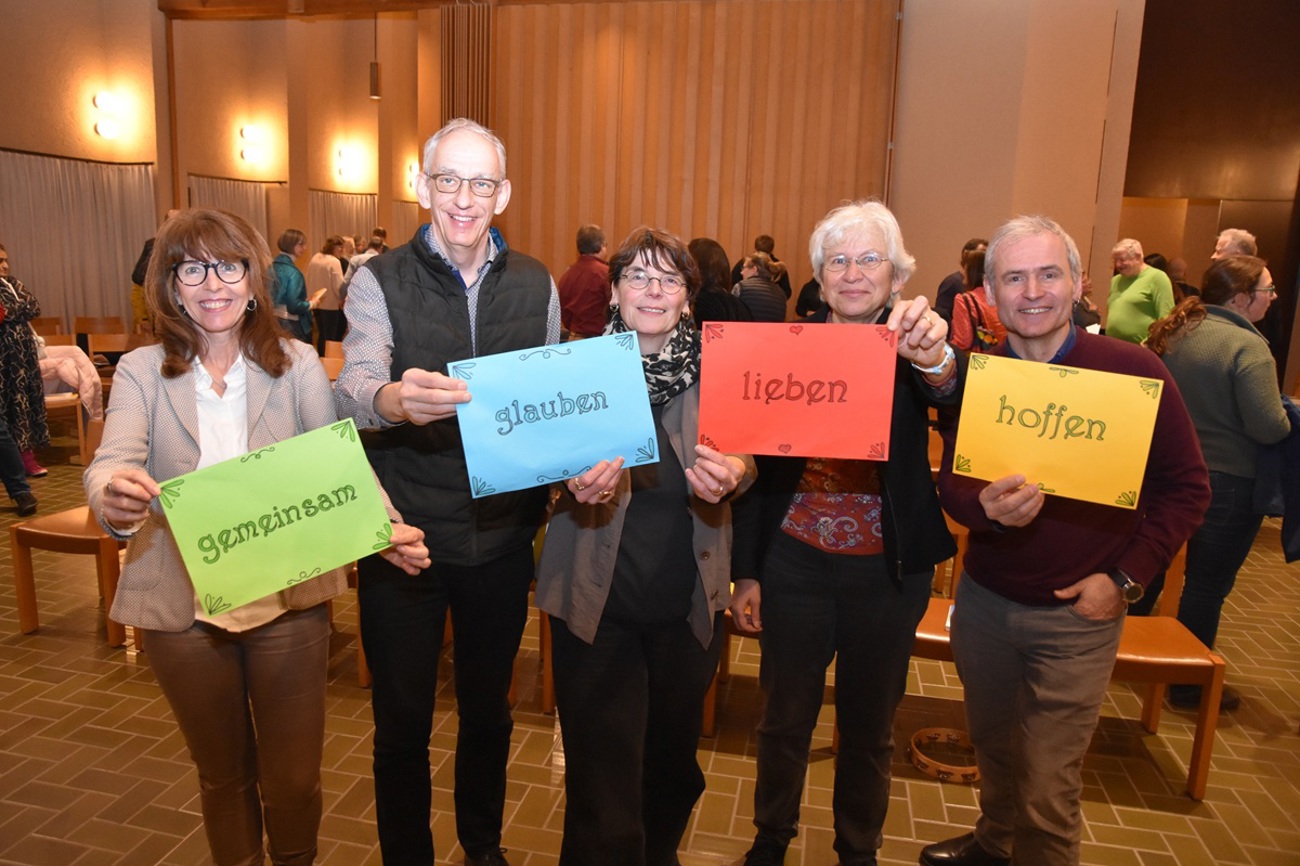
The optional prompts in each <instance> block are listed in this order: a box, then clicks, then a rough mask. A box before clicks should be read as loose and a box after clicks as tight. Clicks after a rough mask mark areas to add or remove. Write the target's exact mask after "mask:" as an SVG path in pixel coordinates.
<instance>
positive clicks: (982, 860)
mask: <svg viewBox="0 0 1300 866" xmlns="http://www.w3.org/2000/svg"><path fill="white" fill-rule="evenodd" d="M920 863H921V866H1010V864H1011V858H1010V857H999V856H997V855H996V854H990V853H989V852H988V851H985V850H984V846H982V845H980V843H978V842H976V841H975V834H974V833H967V834H966V835H965V836H958V837H957V838H956V839H945V840H944V841H942V842H935V843H934V844H933V845H926V846H925V847H924V848H922V849H921V860H920Z"/></svg>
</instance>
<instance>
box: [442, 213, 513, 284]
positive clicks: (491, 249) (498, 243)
mask: <svg viewBox="0 0 1300 866" xmlns="http://www.w3.org/2000/svg"><path fill="white" fill-rule="evenodd" d="M424 241H425V243H427V244H428V245H429V249H431V250H433V252H434V254H435V255H437V256H438V258H440V259H442V260H443V261H444V262H446V263H447V267H449V268H451V272H452V273H453V274H455V275H456V279H458V280H460V284H461V285H462V286H464V287H465V291H469V290H470V289H472V288H474V286H476V285H478V283H479V281H480V280H482V279H483V275H484V274H486V273H487V272H488V269H489V268H491V267H492V262H493V261H495V260H496V257H497V255H498V254H499V253H500V252H501V251H502V250H503V249H505V245H506V244H505V240H504V239H503V238H502V237H501V232H499V231H497V228H496V226H492V227H491V228H489V229H488V245H487V258H485V259H484V260H483V264H482V266H481V267H480V268H479V269H478V273H476V274H475V275H474V279H473V280H472V281H470V282H466V281H465V275H464V274H462V273H461V272H460V269H459V268H457V267H456V266H455V265H453V264H452V263H451V259H449V258H447V254H446V253H445V252H443V250H442V246H441V245H439V243H438V238H437V236H435V235H434V233H433V223H428V224H426V225H425V227H424Z"/></svg>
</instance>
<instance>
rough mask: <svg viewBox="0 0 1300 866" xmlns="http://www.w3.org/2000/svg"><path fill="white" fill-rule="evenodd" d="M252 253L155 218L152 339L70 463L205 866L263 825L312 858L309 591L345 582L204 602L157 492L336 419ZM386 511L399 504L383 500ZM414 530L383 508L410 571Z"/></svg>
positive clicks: (311, 361) (254, 239) (257, 238)
mask: <svg viewBox="0 0 1300 866" xmlns="http://www.w3.org/2000/svg"><path fill="white" fill-rule="evenodd" d="M270 266H271V253H270V250H269V249H267V246H266V242H265V241H264V240H262V237H261V235H259V234H258V233H257V232H256V231H255V230H254V229H253V227H252V226H250V225H249V224H248V223H247V222H245V221H244V220H243V219H242V218H240V217H238V216H235V215H234V214H230V213H226V212H225V211H219V210H208V209H197V208H196V209H194V210H188V211H183V212H181V213H180V214H178V215H177V216H175V217H173V218H172V219H170V220H168V221H167V222H166V223H165V224H164V225H163V227H162V229H161V230H160V232H159V233H158V239H157V241H156V242H155V244H154V248H153V254H152V256H151V258H150V260H149V269H148V274H147V276H146V278H145V290H146V293H147V295H148V299H149V305H150V308H151V312H152V314H153V322H154V332H155V333H156V334H157V335H158V338H159V340H160V341H161V342H160V343H159V344H158V345H153V346H147V347H145V348H142V349H137V350H136V351H134V352H129V353H127V354H126V355H124V356H123V357H122V359H121V361H119V362H118V365H117V372H116V373H115V375H114V376H113V389H112V391H111V393H110V396H109V403H108V413H107V416H106V420H105V429H104V441H103V444H102V445H101V446H100V448H99V450H98V451H97V452H96V453H95V459H94V461H93V462H92V463H91V465H90V467H89V468H88V469H87V470H86V475H85V485H86V494H87V496H88V498H89V501H90V508H91V511H92V512H93V513H95V514H97V515H98V516H99V522H100V524H101V525H102V526H103V527H104V529H105V531H107V532H108V533H110V534H111V535H112V536H113V537H114V538H118V539H129V543H128V545H127V548H126V564H125V565H124V566H123V568H122V577H121V580H120V582H119V584H118V589H117V597H116V599H115V600H114V602H113V609H112V611H110V614H109V615H110V616H112V618H113V619H114V620H116V621H117V622H120V623H124V624H126V625H133V626H135V627H136V628H138V629H140V630H141V632H142V634H143V638H144V648H145V649H146V650H147V651H148V659H149V664H150V667H152V668H153V672H154V676H155V677H156V678H157V680H158V684H159V686H161V688H162V691H163V695H164V696H165V697H166V698H167V702H168V703H169V704H170V705H171V709H172V713H173V714H174V715H175V717H176V721H177V723H178V724H179V725H180V729H181V733H182V734H183V735H184V736H185V743H186V745H187V746H188V747H189V750H190V756H191V757H192V758H193V760H194V763H195V765H196V766H197V767H198V772H199V787H200V799H201V802H202V808H203V824H204V829H205V830H206V832H207V837H208V846H209V848H210V849H211V852H212V858H213V860H214V861H215V862H216V864H217V866H261V864H262V863H263V862H264V853H263V843H262V831H263V825H264V824H265V829H266V836H267V840H268V844H267V846H266V847H267V848H268V849H269V851H268V853H269V854H270V858H271V862H272V863H273V864H276V866H306V864H310V863H311V862H312V861H313V860H314V859H315V856H316V833H317V830H318V828H319V826H320V818H321V786H320V765H321V754H322V749H323V746H324V735H325V682H326V668H327V664H328V661H329V637H330V624H329V613H328V610H327V608H326V605H325V602H326V601H328V600H329V599H330V598H332V597H333V596H335V595H338V594H339V593H341V592H343V590H344V589H345V588H346V586H347V582H346V578H345V576H344V572H343V569H335V570H334V571H331V572H328V573H326V574H323V575H321V576H320V577H317V578H314V579H312V580H309V581H306V582H303V583H299V584H296V585H294V586H292V587H290V588H288V589H285V590H283V591H281V592H277V593H274V594H272V595H269V596H267V597H265V598H262V599H258V600H257V601H254V602H251V603H250V604H247V605H244V606H242V607H239V608H235V609H233V610H229V611H225V612H223V613H219V614H214V615H209V614H207V613H206V612H205V611H204V610H203V608H202V606H201V605H200V604H199V602H198V599H197V596H196V594H195V591H194V586H193V584H192V583H191V581H190V577H189V573H188V572H187V571H186V570H185V565H184V563H183V561H182V559H181V554H180V550H179V548H178V547H177V545H176V539H175V537H174V536H173V535H172V533H171V530H170V528H169V526H168V523H167V518H166V517H165V516H164V514H163V511H162V506H161V504H160V503H159V502H158V501H157V496H158V494H159V493H160V492H161V487H160V484H159V482H165V481H167V480H168V479H171V478H175V477H176V476H179V475H184V474H185V473H188V472H192V471H194V470H196V469H202V468H204V467H207V466H211V465H213V464H214V463H218V462H221V461H223V460H228V459H231V458H235V457H238V456H240V455H243V454H246V453H249V452H250V451H255V450H257V449H259V448H264V447H266V446H268V445H272V444H274V443H276V442H279V441H281V440H283V439H288V438H290V437H292V436H296V435H297V434H299V433H305V432H307V431H309V430H314V429H316V428H317V427H321V426H324V425H326V424H331V423H334V422H335V421H337V420H338V416H337V415H336V414H335V411H334V398H333V394H332V392H331V389H330V384H329V380H328V379H327V378H326V375H325V370H324V368H323V367H322V366H321V365H320V362H319V361H318V360H317V359H316V356H315V355H314V353H313V352H312V350H311V348H310V347H309V346H307V345H305V344H303V343H300V342H298V341H296V340H291V339H287V338H286V337H285V336H284V334H283V333H282V331H281V330H280V327H279V325H278V324H277V323H276V318H275V314H274V313H273V312H272V310H271V299H270V295H269V293H268V291H267V279H268V277H267V272H268V270H269V268H270ZM384 499H385V502H387V497H386V496H385V497H384ZM389 516H390V517H391V518H393V520H394V521H397V520H399V519H400V516H399V515H397V513H396V512H395V511H393V510H392V508H391V506H390V507H389ZM423 537H424V535H423V533H422V532H421V531H420V530H419V529H417V528H415V527H412V526H407V525H406V524H401V523H395V525H394V526H393V535H392V540H393V546H392V547H390V548H388V549H387V550H385V551H384V552H383V553H382V554H381V555H382V556H384V558H385V559H388V560H389V561H391V562H393V563H394V564H396V565H398V566H399V567H401V568H403V569H404V570H406V571H407V572H408V573H410V574H417V573H418V571H419V569H420V568H423V567H427V566H428V565H429V559H428V551H427V550H426V548H425V546H424V543H423Z"/></svg>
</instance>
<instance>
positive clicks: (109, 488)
mask: <svg viewBox="0 0 1300 866" xmlns="http://www.w3.org/2000/svg"><path fill="white" fill-rule="evenodd" d="M116 492H117V491H115V490H114V489H113V479H112V478H110V479H108V483H107V484H105V485H104V493H105V494H107V495H109V496H112V495H113V494H114V493H116Z"/></svg>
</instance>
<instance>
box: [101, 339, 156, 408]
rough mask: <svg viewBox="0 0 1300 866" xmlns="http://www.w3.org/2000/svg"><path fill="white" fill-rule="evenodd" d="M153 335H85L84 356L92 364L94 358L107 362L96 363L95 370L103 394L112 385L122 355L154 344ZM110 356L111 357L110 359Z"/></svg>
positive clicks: (106, 392)
mask: <svg viewBox="0 0 1300 866" xmlns="http://www.w3.org/2000/svg"><path fill="white" fill-rule="evenodd" d="M156 342H157V340H155V339H154V336H153V334H116V333H115V334H94V333H91V334H87V335H86V354H87V355H89V356H90V360H91V361H92V362H94V360H95V358H97V357H103V358H104V360H106V361H108V363H107V364H101V363H97V364H96V365H95V368H96V369H97V370H98V371H99V381H100V382H101V383H102V384H103V387H104V394H105V396H107V395H108V392H109V389H110V388H111V387H112V385H113V374H114V373H116V372H117V360H118V359H120V358H121V357H122V355H124V354H126V353H127V352H130V351H131V350H133V349H138V348H140V347H141V346H150V345H153V344H154V343H156ZM110 356H111V357H110Z"/></svg>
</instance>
